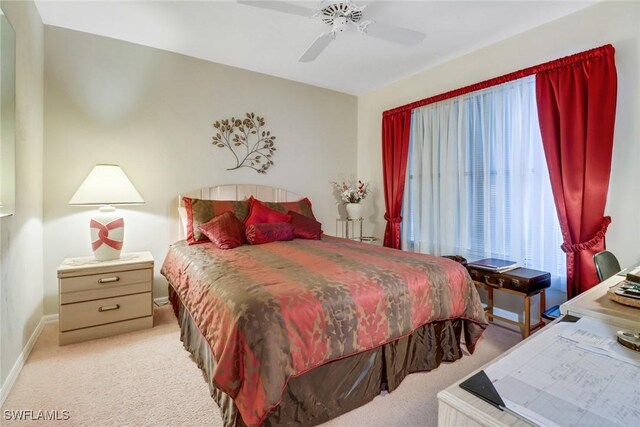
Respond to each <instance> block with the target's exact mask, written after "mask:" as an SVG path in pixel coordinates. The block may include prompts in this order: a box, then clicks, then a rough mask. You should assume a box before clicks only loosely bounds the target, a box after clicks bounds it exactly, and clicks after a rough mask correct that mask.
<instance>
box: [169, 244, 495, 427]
mask: <svg viewBox="0 0 640 427" xmlns="http://www.w3.org/2000/svg"><path fill="white" fill-rule="evenodd" d="M162 274H163V275H165V276H166V277H167V279H168V280H169V283H170V284H171V285H172V287H173V288H174V290H175V291H176V293H177V295H178V296H179V298H180V299H181V300H182V303H183V305H184V306H185V307H186V308H187V310H188V311H189V313H190V314H191V316H192V317H193V320H194V322H195V324H196V325H198V327H199V329H200V331H201V333H202V334H203V335H204V337H205V339H206V340H207V341H208V342H209V344H210V346H211V350H212V352H213V356H214V359H215V361H216V363H217V365H216V367H215V369H214V372H213V381H214V382H215V384H216V385H217V386H218V387H219V388H220V389H221V390H223V391H224V392H225V393H227V394H228V395H230V396H231V397H232V398H233V399H234V401H235V403H236V406H237V408H238V410H239V412H240V414H241V415H242V418H243V420H244V422H245V423H247V424H248V425H257V424H260V423H261V422H262V420H264V418H265V417H266V416H267V415H268V413H269V411H270V410H271V409H272V408H274V407H275V406H277V405H278V404H279V402H280V399H281V395H282V392H283V389H284V387H285V386H286V384H287V381H288V380H289V378H291V377H292V376H297V375H300V374H302V373H304V372H305V371H308V370H309V369H312V368H314V367H316V366H319V365H321V364H323V363H326V362H328V361H331V360H336V359H339V358H342V357H346V356H349V355H352V354H354V353H358V352H362V351H365V350H369V349H371V348H374V347H377V346H379V345H381V344H384V343H386V342H389V341H392V340H395V339H398V338H400V337H402V336H406V335H408V334H410V333H412V332H413V331H414V330H415V329H417V328H418V327H420V326H422V325H424V324H426V323H430V322H433V321H438V320H446V319H454V318H460V319H464V325H465V328H464V330H465V341H466V345H467V348H468V349H469V351H470V352H473V349H474V346H475V343H476V341H477V339H478V338H479V337H480V335H481V334H482V331H483V330H484V328H485V327H486V320H485V316H484V312H483V310H482V306H481V305H480V300H479V297H478V294H477V292H476V289H475V287H474V285H473V284H472V281H471V279H470V277H469V275H468V273H467V271H466V270H465V269H464V268H463V267H462V266H461V265H460V264H458V263H456V262H453V261H450V260H448V259H445V258H441V257H434V256H429V255H422V254H415V253H410V252H403V251H399V250H395V249H387V248H381V247H377V246H373V245H367V244H361V243H356V242H353V241H351V240H346V239H338V238H333V237H327V236H323V239H322V240H300V239H296V240H292V241H288V242H274V243H269V244H264V245H257V246H249V245H244V246H241V247H238V248H235V249H232V250H221V249H217V248H216V247H214V246H213V245H212V244H209V243H207V244H201V245H194V246H188V245H187V244H186V242H178V243H175V244H174V245H172V246H171V248H170V250H169V253H168V255H167V257H166V259H165V261H164V265H163V266H162Z"/></svg>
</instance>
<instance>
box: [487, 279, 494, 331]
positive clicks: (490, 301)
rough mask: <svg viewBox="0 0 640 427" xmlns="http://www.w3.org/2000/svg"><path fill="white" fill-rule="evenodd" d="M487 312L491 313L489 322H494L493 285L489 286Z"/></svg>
mask: <svg viewBox="0 0 640 427" xmlns="http://www.w3.org/2000/svg"><path fill="white" fill-rule="evenodd" d="M487 313H489V314H490V316H487V317H488V318H489V322H493V288H492V287H491V286H487Z"/></svg>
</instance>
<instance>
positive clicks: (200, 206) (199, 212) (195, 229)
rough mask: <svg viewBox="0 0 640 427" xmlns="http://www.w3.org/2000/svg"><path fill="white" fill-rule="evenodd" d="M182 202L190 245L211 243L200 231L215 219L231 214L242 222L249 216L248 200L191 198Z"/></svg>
mask: <svg viewBox="0 0 640 427" xmlns="http://www.w3.org/2000/svg"><path fill="white" fill-rule="evenodd" d="M182 200H183V201H184V207H185V209H186V211H187V242H188V243H189V244H190V245H193V244H195V243H204V242H208V241H209V239H208V238H207V236H205V235H204V233H203V232H202V231H201V230H200V225H202V224H206V223H207V222H209V221H211V220H212V219H213V218H214V217H216V216H218V215H221V214H223V213H225V212H231V213H232V214H234V215H235V216H236V218H238V219H239V220H240V221H241V222H242V221H244V220H245V218H246V217H247V215H248V214H249V201H247V200H201V199H192V198H191V197H183V198H182Z"/></svg>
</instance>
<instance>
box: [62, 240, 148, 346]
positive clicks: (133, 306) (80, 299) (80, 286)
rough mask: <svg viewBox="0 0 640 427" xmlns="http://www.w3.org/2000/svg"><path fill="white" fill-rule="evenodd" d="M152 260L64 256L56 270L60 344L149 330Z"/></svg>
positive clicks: (139, 255)
mask: <svg viewBox="0 0 640 427" xmlns="http://www.w3.org/2000/svg"><path fill="white" fill-rule="evenodd" d="M153 263H154V260H153V256H152V255H151V253H150V252H132V253H128V254H122V256H121V257H120V259H117V260H112V261H96V259H95V258H94V257H84V258H67V259H65V260H64V261H63V262H62V264H60V267H58V295H59V298H60V300H59V301H60V305H59V313H60V318H59V324H60V334H59V335H58V343H59V344H60V345H65V344H71V343H74V342H78V341H85V340H89V339H94V338H102V337H108V336H111V335H117V334H121V333H124V332H130V331H135V330H138V329H145V328H151V327H153Z"/></svg>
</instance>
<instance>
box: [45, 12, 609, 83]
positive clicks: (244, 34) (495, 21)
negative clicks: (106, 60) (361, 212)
mask: <svg viewBox="0 0 640 427" xmlns="http://www.w3.org/2000/svg"><path fill="white" fill-rule="evenodd" d="M355 2H356V4H364V3H366V4H369V6H368V8H367V9H366V10H365V11H364V13H363V19H371V20H374V21H376V20H377V21H380V22H384V23H387V24H393V25H397V26H402V27H406V28H410V29H413V30H417V31H422V32H424V33H426V38H425V40H424V41H423V42H422V43H421V44H420V45H418V46H414V47H405V46H399V45H395V44H392V43H390V42H386V41H383V40H379V39H374V38H371V37H366V36H363V35H361V34H359V33H358V32H356V31H352V32H348V33H342V34H339V35H338V37H337V39H336V40H335V41H334V42H333V43H331V44H330V45H329V47H328V48H327V49H326V50H325V51H324V52H323V53H322V54H321V55H320V56H319V57H318V58H317V59H316V60H315V61H313V62H308V63H299V62H298V57H299V56H300V55H301V54H302V52H304V51H305V49H306V48H307V47H308V46H309V45H310V44H311V43H312V42H313V40H314V39H315V38H316V37H317V36H318V35H319V34H320V33H322V32H325V31H327V30H328V27H327V26H326V24H324V23H322V22H321V21H319V20H317V19H313V18H304V17H301V16H296V15H288V14H284V13H281V12H276V11H270V10H265V9H261V8H256V7H251V6H246V5H242V4H238V3H236V2H235V1H90V0H82V1H52V0H36V5H37V7H38V10H39V12H40V15H41V17H42V20H43V21H44V23H45V24H48V25H54V26H58V27H64V28H70V29H73V30H78V31H84V32H87V33H92V34H98V35H102V36H107V37H112V38H115V39H120V40H125V41H129V42H133V43H138V44H142V45H146V46H152V47H156V48H160V49H165V50H168V51H172V52H178V53H182V54H185V55H189V56H193V57H196V58H202V59H206V60H210V61H214V62H218V63H221V64H226V65H232V66H235V67H240V68H244V69H247V70H252V71H258V72H261V73H266V74H270V75H274V76H278V77H284V78H287V79H291V80H295V81H300V82H304V83H308V84H312V85H316V86H321V87H325V88H329V89H334V90H338V91H341V92H346V93H351V94H356V95H357V94H362V93H366V92H368V91H370V90H372V89H375V88H378V87H381V86H384V85H386V84H388V83H391V82H394V81H397V80H400V79H402V78H403V77H406V76H410V75H412V74H415V73H417V72H419V71H421V70H424V69H426V68H429V67H432V66H434V65H436V64H440V63H442V62H445V61H448V60H450V59H453V58H455V57H458V56H461V55H464V54H465V53H468V52H471V51H474V50H476V49H479V48H481V47H484V46H487V45H489V44H492V43H495V42H497V41H500V40H503V39H506V38H508V37H511V36H513V35H515V34H518V33H521V32H524V31H526V30H529V29H531V28H534V27H537V26H540V25H542V24H544V23H546V22H549V21H552V20H555V19H558V18H560V17H562V16H565V15H568V14H571V13H573V12H575V11H577V10H580V9H583V8H585V7H587V6H590V5H592V4H594V3H596V2H597V1H595V0H592V1H361V2H359V1H357V0H356V1H355ZM292 3H297V4H302V5H305V6H308V7H312V8H314V7H316V6H317V5H319V4H320V2H318V1H305V2H299V1H298V2H292Z"/></svg>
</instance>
